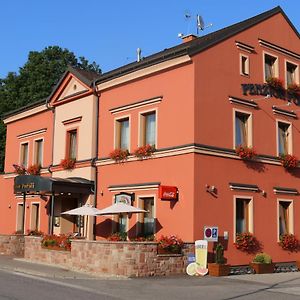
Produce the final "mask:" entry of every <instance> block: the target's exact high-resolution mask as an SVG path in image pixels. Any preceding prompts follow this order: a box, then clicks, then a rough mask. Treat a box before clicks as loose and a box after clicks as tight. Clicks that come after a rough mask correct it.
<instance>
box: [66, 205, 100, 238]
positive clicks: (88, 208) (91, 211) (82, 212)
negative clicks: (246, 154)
mask: <svg viewBox="0 0 300 300" xmlns="http://www.w3.org/2000/svg"><path fill="white" fill-rule="evenodd" d="M99 212H100V210H99V209H97V208H95V207H93V206H92V205H89V204H86V205H83V206H81V207H77V208H74V209H71V210H68V211H65V212H62V213H61V215H74V216H87V220H86V230H85V234H86V233H87V224H88V217H89V216H96V215H98V214H99Z"/></svg>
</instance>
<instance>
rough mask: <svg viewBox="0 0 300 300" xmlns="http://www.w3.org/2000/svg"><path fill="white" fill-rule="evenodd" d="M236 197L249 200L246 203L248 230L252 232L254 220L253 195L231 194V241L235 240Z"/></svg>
mask: <svg viewBox="0 0 300 300" xmlns="http://www.w3.org/2000/svg"><path fill="white" fill-rule="evenodd" d="M237 199H245V200H249V204H248V221H249V224H248V226H249V232H250V233H254V221H253V203H254V201H253V197H252V196H245V195H242V196H241V195H234V196H233V230H232V232H233V242H234V243H235V241H236V201H237Z"/></svg>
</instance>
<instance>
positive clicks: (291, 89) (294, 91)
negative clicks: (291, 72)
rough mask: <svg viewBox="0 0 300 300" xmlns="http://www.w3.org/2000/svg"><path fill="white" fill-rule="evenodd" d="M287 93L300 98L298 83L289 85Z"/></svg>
mask: <svg viewBox="0 0 300 300" xmlns="http://www.w3.org/2000/svg"><path fill="white" fill-rule="evenodd" d="M287 91H288V93H289V94H292V95H295V96H299V95H300V86H299V85H298V84H296V83H292V84H289V86H288V88H287Z"/></svg>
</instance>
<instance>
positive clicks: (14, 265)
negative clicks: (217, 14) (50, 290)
mask: <svg viewBox="0 0 300 300" xmlns="http://www.w3.org/2000/svg"><path fill="white" fill-rule="evenodd" d="M0 270H4V271H11V272H17V273H24V274H29V275H33V276H40V277H48V278H62V279H99V277H98V276H96V275H93V274H88V273H83V272H75V271H72V270H68V269H65V268H62V267H57V266H50V265H47V264H41V263H33V262H29V261H27V260H25V259H24V258H16V257H12V256H6V255H0Z"/></svg>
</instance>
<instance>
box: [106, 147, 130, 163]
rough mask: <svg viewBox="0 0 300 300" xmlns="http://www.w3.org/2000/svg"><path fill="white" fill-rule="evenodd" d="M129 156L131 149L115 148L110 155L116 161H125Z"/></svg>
mask: <svg viewBox="0 0 300 300" xmlns="http://www.w3.org/2000/svg"><path fill="white" fill-rule="evenodd" d="M128 156H129V151H128V150H127V149H115V150H113V151H112V152H110V153H109V157H110V158H111V159H113V160H115V161H116V162H124V161H125V160H126V159H127V157H128Z"/></svg>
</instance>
